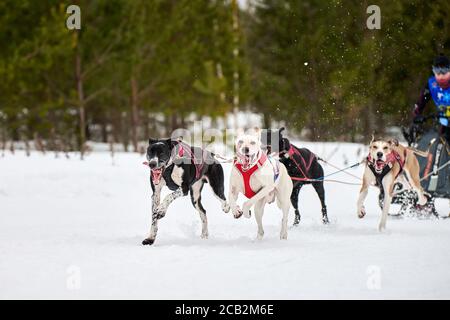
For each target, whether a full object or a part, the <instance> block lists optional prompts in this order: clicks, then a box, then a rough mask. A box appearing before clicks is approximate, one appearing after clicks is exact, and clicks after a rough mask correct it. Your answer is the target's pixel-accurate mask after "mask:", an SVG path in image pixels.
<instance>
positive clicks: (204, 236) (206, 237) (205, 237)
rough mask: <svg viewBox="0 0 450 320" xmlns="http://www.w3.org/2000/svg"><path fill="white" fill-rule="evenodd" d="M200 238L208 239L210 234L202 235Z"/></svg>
mask: <svg viewBox="0 0 450 320" xmlns="http://www.w3.org/2000/svg"><path fill="white" fill-rule="evenodd" d="M200 238H202V239H208V232H205V233H202V235H201V236H200Z"/></svg>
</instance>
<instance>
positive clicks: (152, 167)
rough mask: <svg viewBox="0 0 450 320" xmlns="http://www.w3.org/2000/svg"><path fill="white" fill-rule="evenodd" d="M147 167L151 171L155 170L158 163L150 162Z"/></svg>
mask: <svg viewBox="0 0 450 320" xmlns="http://www.w3.org/2000/svg"><path fill="white" fill-rule="evenodd" d="M148 165H149V166H150V168H151V169H154V168H156V166H157V165H158V162H157V161H156V160H151V161H150V162H149V163H148Z"/></svg>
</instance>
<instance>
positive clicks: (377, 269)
mask: <svg viewBox="0 0 450 320" xmlns="http://www.w3.org/2000/svg"><path fill="white" fill-rule="evenodd" d="M303 146H307V147H309V148H311V150H313V151H315V152H317V153H318V155H319V156H322V157H324V158H326V156H327V155H328V154H332V152H333V150H335V147H336V146H337V144H333V143H320V144H306V145H305V144H303ZM358 148H360V146H359V145H355V144H339V150H338V151H337V152H335V153H334V154H333V156H332V158H331V159H329V161H330V162H331V163H333V164H335V165H338V166H341V167H343V166H345V165H349V164H352V163H354V162H357V161H359V160H361V159H362V157H363V154H364V152H365V150H362V151H361V150H360V151H361V153H360V154H359V155H358V156H357V150H358ZM363 151H364V152H363ZM345 158H346V159H348V160H347V161H348V163H347V164H346V163H345V162H344V159H345ZM142 160H143V157H140V156H138V155H136V154H125V153H119V154H117V155H116V159H115V165H112V164H111V159H110V157H109V154H108V153H106V152H94V153H93V154H91V155H89V156H88V157H87V159H86V160H85V161H79V160H78V158H77V157H76V156H75V155H74V156H73V157H72V158H71V159H65V158H63V157H61V158H59V159H55V158H54V157H53V155H52V154H47V155H45V156H44V155H42V154H38V153H33V154H32V155H31V157H29V158H27V157H26V156H25V155H24V154H23V153H21V152H18V153H17V154H16V155H14V156H13V155H10V154H9V153H8V154H6V155H5V157H3V158H0V298H2V299H9V298H38V299H42V298H62V299H80V298H143V299H301V298H338V299H339V298H356V299H360V298H374V299H384V298H387V299H396V298H414V299H415V298H438V299H444V298H445V299H450V250H449V245H450V219H446V220H416V219H406V218H405V219H389V220H388V223H387V231H386V232H383V233H379V232H378V231H377V225H378V220H379V217H380V209H379V208H378V205H377V190H376V189H374V188H371V189H370V191H369V196H368V198H367V201H366V209H367V216H366V218H364V219H362V220H359V219H357V217H356V209H355V206H356V199H357V196H358V190H359V187H358V186H350V185H342V184H336V183H325V188H326V201H327V206H328V212H329V217H330V220H331V224H330V225H329V226H323V225H322V224H321V222H320V221H321V219H320V218H321V214H320V203H319V199H318V197H317V195H316V194H315V192H314V190H313V188H312V187H311V186H305V187H304V188H303V189H302V190H301V192H300V197H299V198H300V210H301V214H302V221H301V223H300V226H299V227H295V228H294V227H290V229H289V233H288V240H287V241H281V240H279V232H280V223H281V213H280V212H279V210H278V209H277V208H276V206H275V205H274V204H272V205H269V206H266V212H265V215H264V220H263V222H264V226H265V237H264V239H263V240H262V241H257V240H255V238H256V222H255V221H254V218H253V217H252V219H245V218H244V217H242V218H241V219H239V220H235V219H233V218H232V215H231V213H230V214H224V213H223V212H222V211H221V208H220V203H219V202H218V201H217V200H216V198H214V197H213V195H212V192H211V190H210V188H209V186H208V185H206V186H205V188H204V191H203V196H202V198H203V205H204V207H205V209H206V211H207V215H208V222H209V234H210V237H209V239H208V240H202V239H200V230H201V223H200V218H199V216H198V214H197V212H196V211H195V210H194V208H193V207H192V205H191V203H190V198H189V197H184V198H181V199H177V200H176V201H175V202H174V203H173V205H172V206H171V207H170V208H169V211H168V213H167V215H166V217H165V218H163V219H162V220H160V223H159V232H158V236H157V239H156V242H155V244H154V245H153V246H142V245H141V241H142V240H143V239H144V238H145V236H146V234H147V232H148V230H149V227H150V195H151V190H150V186H149V182H148V179H149V172H148V169H147V168H145V167H144V166H142V165H141V163H142ZM224 167H225V175H226V186H225V188H226V194H227V193H228V177H229V170H230V166H229V165H228V164H227V165H224ZM324 169H325V172H326V173H330V172H333V171H334V169H333V168H330V167H327V166H325V165H324ZM351 172H352V173H354V174H357V175H361V173H362V167H361V168H356V169H353V170H352V171H351ZM336 178H339V179H341V180H345V181H351V182H355V180H354V179H353V178H352V177H349V176H347V175H345V174H339V175H336ZM242 200H243V198H242V197H241V198H240V201H239V203H242ZM438 211H439V212H440V213H441V214H445V213H446V212H447V213H448V211H449V205H448V201H447V200H446V201H441V202H439V203H438ZM293 219H294V214H293V209H292V208H291V212H290V219H289V224H290V225H292V222H293Z"/></svg>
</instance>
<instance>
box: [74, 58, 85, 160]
mask: <svg viewBox="0 0 450 320" xmlns="http://www.w3.org/2000/svg"><path fill="white" fill-rule="evenodd" d="M75 78H76V81H77V93H78V113H79V116H80V137H79V138H80V157H81V160H83V159H84V151H85V148H84V145H85V142H86V115H85V107H84V91H83V76H82V72H81V53H80V50H78V51H77V55H76V58H75Z"/></svg>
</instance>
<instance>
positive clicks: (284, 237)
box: [280, 232, 287, 240]
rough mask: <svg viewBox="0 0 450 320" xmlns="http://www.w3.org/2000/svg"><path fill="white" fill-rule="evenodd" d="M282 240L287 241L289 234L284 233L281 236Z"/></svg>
mask: <svg viewBox="0 0 450 320" xmlns="http://www.w3.org/2000/svg"><path fill="white" fill-rule="evenodd" d="M280 240H287V232H282V233H281V234H280Z"/></svg>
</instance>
